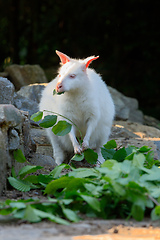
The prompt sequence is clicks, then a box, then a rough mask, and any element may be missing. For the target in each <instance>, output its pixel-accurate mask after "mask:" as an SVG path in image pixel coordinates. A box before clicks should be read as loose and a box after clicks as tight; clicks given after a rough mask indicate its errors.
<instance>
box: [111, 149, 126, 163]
mask: <svg viewBox="0 0 160 240" xmlns="http://www.w3.org/2000/svg"><path fill="white" fill-rule="evenodd" d="M126 156H127V153H126V150H125V148H124V147H123V148H121V149H119V150H118V151H116V152H115V154H114V155H113V159H115V160H117V161H118V162H122V161H123V160H124V159H125V157H126Z"/></svg>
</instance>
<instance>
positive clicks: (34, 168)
mask: <svg viewBox="0 0 160 240" xmlns="http://www.w3.org/2000/svg"><path fill="white" fill-rule="evenodd" d="M42 168H43V167H41V166H29V165H27V166H24V167H23V168H21V170H20V171H19V173H18V175H19V176H21V178H23V177H24V176H26V175H27V174H30V173H34V172H36V171H37V170H39V169H42Z"/></svg>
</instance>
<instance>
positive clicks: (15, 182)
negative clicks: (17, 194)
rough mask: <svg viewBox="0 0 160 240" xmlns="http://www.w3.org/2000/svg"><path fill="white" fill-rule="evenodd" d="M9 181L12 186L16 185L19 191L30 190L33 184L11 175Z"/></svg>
mask: <svg viewBox="0 0 160 240" xmlns="http://www.w3.org/2000/svg"><path fill="white" fill-rule="evenodd" d="M8 181H9V183H10V184H11V186H12V187H14V188H15V189H17V190H19V191H22V192H28V191H30V189H31V185H30V184H29V183H28V182H25V181H22V180H20V179H16V178H13V177H9V178H8Z"/></svg>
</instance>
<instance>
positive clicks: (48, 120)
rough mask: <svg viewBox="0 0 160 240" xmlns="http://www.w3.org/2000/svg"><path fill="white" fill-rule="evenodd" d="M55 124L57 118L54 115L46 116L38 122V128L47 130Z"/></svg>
mask: <svg viewBox="0 0 160 240" xmlns="http://www.w3.org/2000/svg"><path fill="white" fill-rule="evenodd" d="M56 122H57V116H56V115H47V116H45V117H44V119H43V120H42V121H41V122H40V124H39V125H40V126H41V127H43V128H49V127H52V126H53V125H54V124H55V123H56Z"/></svg>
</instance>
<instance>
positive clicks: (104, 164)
mask: <svg viewBox="0 0 160 240" xmlns="http://www.w3.org/2000/svg"><path fill="white" fill-rule="evenodd" d="M114 163H115V160H106V161H105V162H104V163H102V164H101V168H103V167H107V168H108V169H110V170H111V169H112V167H113V165H114Z"/></svg>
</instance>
